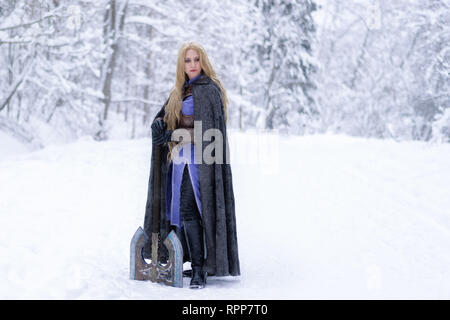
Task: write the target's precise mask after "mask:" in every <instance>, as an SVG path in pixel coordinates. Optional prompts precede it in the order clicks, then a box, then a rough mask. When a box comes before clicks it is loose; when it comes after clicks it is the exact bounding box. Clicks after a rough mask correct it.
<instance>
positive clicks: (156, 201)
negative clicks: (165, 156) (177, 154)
mask: <svg viewBox="0 0 450 320" xmlns="http://www.w3.org/2000/svg"><path fill="white" fill-rule="evenodd" d="M154 152H155V155H154V156H155V158H154V163H153V164H154V167H153V203H152V209H153V212H152V213H153V230H152V231H153V233H159V218H160V217H159V215H160V212H161V146H159V145H156V144H155V146H154Z"/></svg>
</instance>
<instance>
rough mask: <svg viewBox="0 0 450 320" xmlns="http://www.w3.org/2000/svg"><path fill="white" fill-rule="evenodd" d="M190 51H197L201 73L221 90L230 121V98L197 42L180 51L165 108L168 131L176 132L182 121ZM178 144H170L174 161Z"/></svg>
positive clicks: (183, 47)
mask: <svg viewBox="0 0 450 320" xmlns="http://www.w3.org/2000/svg"><path fill="white" fill-rule="evenodd" d="M189 49H193V50H195V51H196V52H197V53H198V54H199V56H200V67H201V69H202V71H201V72H203V73H204V74H206V75H207V76H208V77H209V78H210V79H211V80H212V81H214V83H216V84H217V86H218V87H219V88H220V91H221V95H222V103H223V108H224V115H225V122H226V121H227V120H228V115H227V110H228V98H227V92H226V90H225V88H224V86H223V85H222V83H221V81H220V80H219V78H218V77H217V74H216V71H215V70H214V68H213V66H212V65H211V63H210V62H209V59H208V55H207V54H206V51H205V49H204V48H203V47H202V46H201V45H200V44H199V43H196V42H187V43H184V44H183V45H182V46H181V47H180V50H179V51H178V58H177V72H176V76H175V84H174V86H173V89H172V90H171V91H170V95H169V99H168V102H167V104H166V107H165V115H164V121H165V122H166V123H167V129H168V130H175V129H176V128H177V123H178V120H179V119H180V117H181V116H180V112H181V107H182V101H181V95H182V94H183V86H184V83H185V82H186V80H187V78H186V77H187V76H186V73H185V72H184V58H185V56H186V52H187V51H188V50H189ZM175 145H176V142H169V154H168V158H169V159H170V160H171V159H173V155H172V150H173V148H174V147H175Z"/></svg>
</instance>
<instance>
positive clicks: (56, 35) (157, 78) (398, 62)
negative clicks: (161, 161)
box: [0, 0, 450, 146]
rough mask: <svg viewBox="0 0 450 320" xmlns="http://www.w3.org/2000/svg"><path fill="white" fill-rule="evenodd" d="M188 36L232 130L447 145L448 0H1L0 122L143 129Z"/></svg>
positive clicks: (15, 130)
mask: <svg viewBox="0 0 450 320" xmlns="http://www.w3.org/2000/svg"><path fill="white" fill-rule="evenodd" d="M185 41H197V42H199V43H201V44H202V45H203V46H204V48H205V49H206V51H207V53H208V55H209V57H210V59H211V61H212V63H213V65H214V66H215V69H216V72H217V73H218V75H219V77H220V78H221V80H222V82H223V83H224V85H225V87H226V89H227V91H228V95H229V100H230V107H229V109H228V116H229V123H228V125H229V126H230V127H231V128H234V129H239V130H244V131H245V130H248V129H253V128H256V129H263V130H272V129H274V130H278V131H280V132H284V133H288V134H294V135H304V134H313V133H324V132H333V133H343V134H348V135H352V136H360V137H371V138H381V139H384V138H392V139H395V140H397V141H398V140H422V141H440V142H449V141H450V2H449V0H430V1H424V0H395V1H387V0H366V1H363V0H346V1H325V0H320V1H319V0H294V1H285V0H252V1H247V0H237V1H228V0H223V1H209V0H208V1H207V0H198V1H184V0H165V1H160V0H152V1H149V0H100V1H92V0H67V1H65V0H64V1H61V0H53V1H50V0H0V65H1V66H2V67H1V68H0V88H1V90H0V130H2V131H6V132H9V133H10V134H12V135H14V136H15V137H17V138H20V139H22V140H24V141H27V142H31V143H34V144H36V145H40V146H44V145H46V144H47V143H50V142H54V141H71V140H73V139H76V138H78V137H80V136H86V135H87V136H91V137H93V138H94V139H97V140H105V139H108V138H111V137H122V138H139V137H146V136H149V135H150V130H149V126H150V123H149V122H150V121H151V119H152V117H153V115H154V114H155V113H156V112H157V110H159V108H160V107H161V106H162V104H163V102H164V101H165V99H166V98H167V96H168V93H169V91H170V89H171V88H172V86H173V84H174V77H175V64H176V55H177V51H178V48H179V46H180V44H181V43H183V42H185Z"/></svg>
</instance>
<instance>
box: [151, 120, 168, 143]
mask: <svg viewBox="0 0 450 320" xmlns="http://www.w3.org/2000/svg"><path fill="white" fill-rule="evenodd" d="M151 128H152V141H153V143H155V144H157V145H160V144H164V143H167V142H169V141H170V140H171V138H172V132H173V131H172V130H166V129H167V124H166V123H165V122H164V120H163V119H161V118H157V119H156V120H155V121H153V123H152V126H151Z"/></svg>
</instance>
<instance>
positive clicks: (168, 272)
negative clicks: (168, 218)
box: [130, 227, 183, 288]
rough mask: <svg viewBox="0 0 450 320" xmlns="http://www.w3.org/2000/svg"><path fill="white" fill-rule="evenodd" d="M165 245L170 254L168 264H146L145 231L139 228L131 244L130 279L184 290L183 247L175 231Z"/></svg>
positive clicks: (170, 234) (165, 241)
mask: <svg viewBox="0 0 450 320" xmlns="http://www.w3.org/2000/svg"><path fill="white" fill-rule="evenodd" d="M164 245H165V246H166V248H167V250H168V252H169V260H168V262H167V264H165V265H163V264H161V263H159V262H157V263H150V264H149V263H147V262H145V260H144V257H143V255H142V250H143V247H144V230H142V228H141V227H139V228H138V229H137V230H136V232H135V233H134V236H133V238H132V239H131V244H130V279H132V280H144V281H145V280H151V281H152V282H155V281H156V282H161V283H164V284H166V285H169V286H172V287H177V288H182V287H183V247H182V245H181V242H180V239H178V237H177V235H176V233H175V232H174V231H173V230H172V231H171V232H170V233H169V235H168V236H167V238H166V239H165V240H164ZM152 247H153V245H152ZM152 250H154V249H152ZM152 253H153V252H152Z"/></svg>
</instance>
